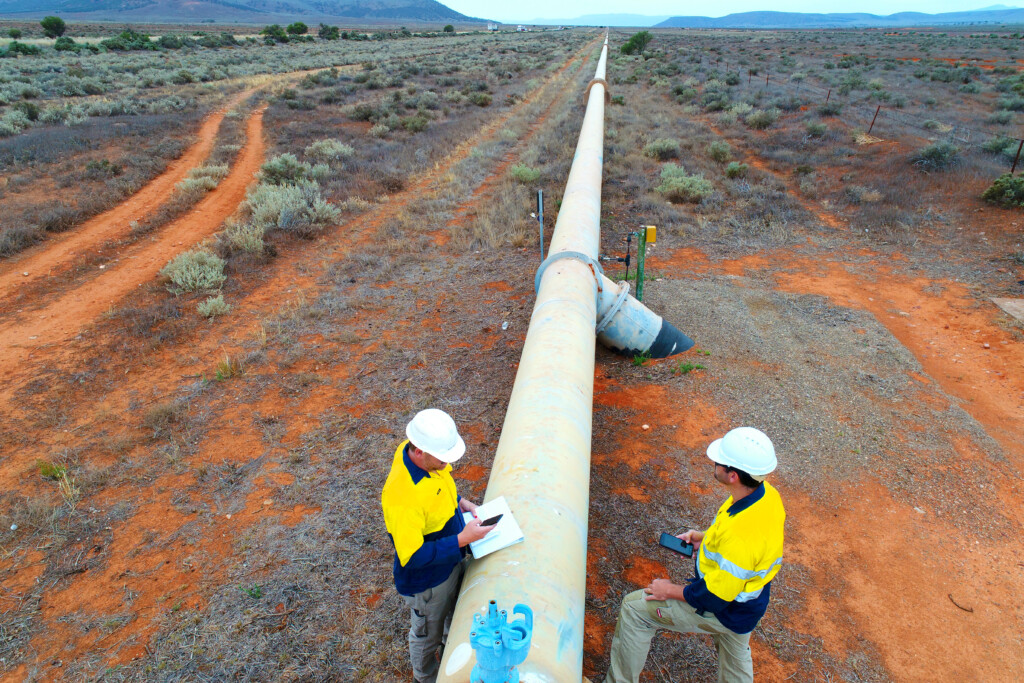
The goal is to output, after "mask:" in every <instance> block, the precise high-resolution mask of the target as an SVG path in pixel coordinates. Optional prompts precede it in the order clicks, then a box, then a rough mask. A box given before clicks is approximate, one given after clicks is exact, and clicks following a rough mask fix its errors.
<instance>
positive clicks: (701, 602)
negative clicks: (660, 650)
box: [605, 427, 786, 683]
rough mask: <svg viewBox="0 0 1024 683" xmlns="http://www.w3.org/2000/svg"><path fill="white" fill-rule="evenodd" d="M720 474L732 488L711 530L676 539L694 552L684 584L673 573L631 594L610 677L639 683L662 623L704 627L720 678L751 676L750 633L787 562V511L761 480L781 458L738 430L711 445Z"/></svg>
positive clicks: (609, 682)
mask: <svg viewBox="0 0 1024 683" xmlns="http://www.w3.org/2000/svg"><path fill="white" fill-rule="evenodd" d="M708 457H709V458H711V460H712V461H713V462H714V463H715V480H716V481H718V483H719V484H721V485H722V486H724V487H725V489H726V490H727V491H728V492H729V494H730V495H729V498H728V499H727V500H726V501H725V502H724V503H722V506H721V507H720V508H718V513H717V514H716V515H715V521H714V523H713V524H712V525H711V527H710V528H708V530H707V531H704V532H700V531H697V530H695V529H690V530H689V531H687V532H686V533H684V534H680V535H679V536H678V538H680V539H682V540H683V541H684V542H685V543H692V544H693V547H694V551H695V552H697V558H696V562H695V564H696V569H697V571H696V575H695V576H694V578H692V579H690V580H689V582H688V584H687V585H686V586H680V585H677V584H674V583H672V582H671V581H669V580H668V579H655V580H654V581H652V582H651V585H650V586H648V587H647V588H644V589H643V590H638V591H635V592H633V593H630V594H629V595H627V596H626V597H625V598H624V599H623V601H622V607H621V608H620V610H619V621H618V623H617V624H616V625H615V637H614V638H613V639H612V653H611V664H610V665H609V668H608V675H607V676H606V677H605V683H637V681H639V680H640V672H641V671H642V670H643V668H644V662H645V661H646V660H647V651H648V650H649V649H650V647H651V639H652V638H654V634H655V633H656V632H657V631H658V629H668V630H670V631H676V632H677V633H707V634H709V635H710V636H711V638H712V640H713V641H714V642H715V649H716V650H717V651H718V680H719V682H720V683H733V682H734V681H735V682H739V681H744V682H750V681H753V680H754V663H753V660H752V659H751V657H750V632H751V631H753V630H754V627H755V626H757V622H758V621H760V620H761V617H762V616H764V612H765V610H766V609H767V608H768V599H769V596H770V593H771V581H772V579H773V578H774V577H775V575H776V574H777V573H778V572H779V566H780V565H781V564H782V535H783V529H782V527H783V524H784V522H785V520H786V511H785V510H784V509H783V507H782V498H781V497H780V496H779V492H778V491H776V490H775V488H774V487H773V486H772V485H771V484H769V483H767V482H765V481H764V478H765V475H767V474H769V473H771V472H772V471H773V470H774V469H775V466H776V464H777V461H776V459H775V448H774V447H773V446H772V442H771V439H769V438H768V437H767V436H765V434H763V433H762V432H760V431H758V430H757V429H754V428H753V427H740V428H738V429H733V430H732V431H730V432H729V433H728V434H726V435H725V437H724V438H722V439H718V440H716V441H715V442H713V443H712V444H711V445H710V446H709V447H708Z"/></svg>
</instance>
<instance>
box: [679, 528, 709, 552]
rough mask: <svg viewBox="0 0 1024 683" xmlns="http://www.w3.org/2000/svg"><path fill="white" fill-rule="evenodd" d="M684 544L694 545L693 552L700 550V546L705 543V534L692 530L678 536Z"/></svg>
mask: <svg viewBox="0 0 1024 683" xmlns="http://www.w3.org/2000/svg"><path fill="white" fill-rule="evenodd" d="M676 538H678V539H679V540H680V541H682V542H683V543H692V544H693V552H697V551H698V550H700V544H701V543H702V542H703V541H704V532H703V531H697V530H696V529H690V530H689V531H687V532H686V533H685V534H679V535H678V536H676Z"/></svg>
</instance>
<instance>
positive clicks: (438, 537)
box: [380, 408, 494, 683]
mask: <svg viewBox="0 0 1024 683" xmlns="http://www.w3.org/2000/svg"><path fill="white" fill-rule="evenodd" d="M405 434H406V436H408V437H409V438H408V440H406V441H403V442H402V443H400V444H399V445H398V449H397V450H396V451H395V458H394V460H393V461H392V463H391V473H390V474H388V479H387V481H386V482H385V483H384V490H383V491H382V492H381V497H380V499H381V500H380V502H381V507H383V508H384V524H385V525H386V526H387V529H388V533H389V534H390V535H391V542H392V543H393V544H394V546H395V561H394V575H395V588H396V589H398V592H399V594H401V596H402V597H403V598H404V600H405V603H406V604H407V605H408V606H409V609H410V614H411V617H412V626H411V628H410V629H409V654H410V656H411V658H412V671H413V676H414V677H415V679H416V681H417V683H434V681H435V680H436V679H437V670H438V668H439V665H440V657H438V656H437V654H438V647H439V646H440V647H443V646H444V641H445V640H446V639H447V637H448V627H449V625H450V624H451V619H452V613H453V612H454V611H455V599H456V598H457V597H458V591H459V584H460V583H461V581H462V573H463V562H462V559H463V558H464V557H466V554H467V550H466V546H467V545H469V544H470V543H471V542H473V541H476V540H478V539H481V538H483V537H484V536H486V535H487V533H488V532H489V531H490V530H491V529H493V528H494V527H493V526H480V521H479V520H477V519H473V520H471V521H470V522H469V523H468V524H466V523H465V522H463V520H462V513H463V512H473V511H474V510H476V503H473V502H471V501H469V500H466V499H465V498H462V497H460V496H459V495H458V493H457V492H456V490H455V481H454V480H453V479H452V474H451V472H452V466H451V463H453V462H455V461H456V460H458V459H459V458H461V457H462V454H463V453H465V452H466V444H465V442H464V441H463V440H462V437H460V436H459V432H458V430H457V429H456V427H455V421H454V420H452V418H451V417H449V415H448V414H447V413H445V412H444V411H442V410H437V409H434V408H430V409H427V410H422V411H420V412H419V413H417V414H416V416H415V417H414V418H413V419H412V421H411V422H410V423H409V424H408V426H406V428H405Z"/></svg>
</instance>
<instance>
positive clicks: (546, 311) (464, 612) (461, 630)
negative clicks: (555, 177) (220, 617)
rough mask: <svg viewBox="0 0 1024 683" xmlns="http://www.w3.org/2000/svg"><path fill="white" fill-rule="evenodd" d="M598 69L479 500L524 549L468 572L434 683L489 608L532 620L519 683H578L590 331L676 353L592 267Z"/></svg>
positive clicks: (453, 668) (465, 673)
mask: <svg viewBox="0 0 1024 683" xmlns="http://www.w3.org/2000/svg"><path fill="white" fill-rule="evenodd" d="M607 57H608V39H607V37H605V41H604V47H603V49H602V51H601V57H600V59H599V60H598V63H597V71H596V73H595V77H594V80H592V81H591V82H590V84H589V85H588V94H587V110H586V113H585V114H584V117H583V125H582V126H581V130H580V137H579V141H578V143H577V146H576V153H575V156H574V159H573V163H572V168H571V169H570V171H569V178H568V180H567V181H566V186H565V193H564V194H563V196H562V206H561V210H560V211H559V214H558V220H557V221H556V223H555V230H554V234H553V235H552V238H551V245H550V247H549V254H550V255H549V256H548V258H547V259H546V260H545V262H544V264H542V266H541V269H540V270H539V271H538V274H537V281H536V285H537V301H536V303H535V304H534V308H533V314H532V316H531V319H530V327H529V330H528V331H527V334H526V341H525V343H524V346H523V353H522V356H521V358H520V362H519V370H518V372H517V373H516V379H515V384H514V385H513V387H512V395H511V397H510V399H509V406H508V411H507V412H506V414H505V423H504V425H503V426H502V431H501V438H500V439H499V441H498V448H497V451H496V453H495V456H494V464H493V465H492V467H491V475H490V479H489V481H488V484H487V493H486V495H485V496H484V498H485V500H489V499H491V498H496V497H498V496H504V497H505V499H506V500H507V501H508V504H509V506H510V507H511V509H512V512H513V514H514V515H515V517H516V520H517V521H518V523H519V526H520V527H521V528H522V530H523V534H524V535H525V540H524V541H523V542H522V543H519V544H516V545H513V546H510V547H508V548H505V549H504V550H501V551H499V552H496V553H494V554H492V555H488V556H487V557H484V558H482V559H478V560H475V561H473V563H472V564H471V565H470V568H469V570H468V572H467V574H466V577H465V579H464V581H463V583H462V589H461V591H460V593H459V599H458V603H457V605H456V609H455V614H454V616H453V618H452V624H451V630H450V631H449V635H448V644H447V647H446V648H445V653H444V659H443V660H442V662H441V670H440V673H439V676H438V681H442V682H444V683H468V682H469V681H470V672H471V671H472V668H473V661H472V660H473V650H472V647H471V645H470V643H469V634H470V631H471V627H472V624H473V616H474V614H478V613H481V612H482V611H483V610H485V609H486V607H487V605H488V604H489V602H490V601H491V600H496V601H497V602H498V604H501V605H511V604H515V603H525V604H527V605H529V607H531V608H532V609H533V614H534V621H533V639H532V642H533V644H532V647H531V650H530V653H529V655H528V657H527V659H526V661H525V662H523V663H522V664H520V665H519V674H520V680H521V681H522V683H569V682H572V681H580V680H582V676H583V616H584V610H585V606H584V598H585V592H586V559H587V515H588V508H589V504H590V441H591V419H592V414H593V393H594V343H595V336H596V335H595V328H596V326H597V324H598V322H599V321H602V320H603V321H604V322H605V325H604V327H603V329H602V330H601V334H602V337H603V338H605V339H610V340H612V346H613V347H614V348H618V349H619V350H620V351H623V352H626V351H641V350H645V351H649V350H651V348H652V347H654V346H658V347H659V348H678V347H679V346H680V345H681V344H683V343H685V342H683V340H681V339H679V338H678V337H677V336H676V335H675V334H672V333H670V332H669V328H670V329H671V330H675V328H673V327H672V326H671V325H668V323H666V322H662V321H661V319H660V317H658V316H656V315H654V314H653V313H651V312H650V311H648V310H647V309H646V307H644V306H643V304H641V303H640V302H637V301H636V300H635V299H633V298H632V297H629V296H628V294H626V295H625V296H623V297H621V299H620V294H621V293H622V289H621V288H620V287H619V286H618V285H615V284H614V283H612V282H611V281H610V280H608V279H607V278H604V276H603V274H602V273H601V267H600V265H599V262H598V260H597V259H598V249H599V245H600V215H601V167H602V162H603V145H604V105H605V96H606V94H607V84H606V83H605V81H604V77H605V65H606V63H607ZM630 300H631V301H630ZM616 302H618V306H616ZM613 309H614V310H613ZM599 311H600V312H602V315H601V317H600V318H599V316H598V314H599ZM645 311H646V313H645ZM604 318H607V320H604ZM666 326H667V327H666ZM663 330H665V334H664V335H663V334H662V331H663ZM675 332H676V334H678V335H679V336H680V337H683V339H685V340H686V341H689V340H688V339H686V338H685V336H684V335H681V333H678V331H677V330H676V331H675ZM645 340H646V341H645ZM659 340H660V342H659ZM648 342H649V344H648V347H647V348H641V347H642V346H643V344H644V343H648ZM659 343H660V344H661V345H660V346H659ZM689 343H690V344H691V345H692V342H689ZM616 344H617V346H616ZM687 348H688V347H687ZM679 350H683V349H682V348H679V349H678V350H676V351H674V352H676V353H678V351H679Z"/></svg>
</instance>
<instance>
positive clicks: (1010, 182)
mask: <svg viewBox="0 0 1024 683" xmlns="http://www.w3.org/2000/svg"><path fill="white" fill-rule="evenodd" d="M981 198H982V199H984V200H986V201H989V202H992V203H993V204H1001V205H1002V206H1024V176H1014V175H1010V174H1009V173H1004V174H1003V175H1001V176H999V177H998V178H996V179H995V182H993V183H992V185H991V186H989V188H988V189H986V190H985V191H984V192H983V193H982V194H981Z"/></svg>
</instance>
